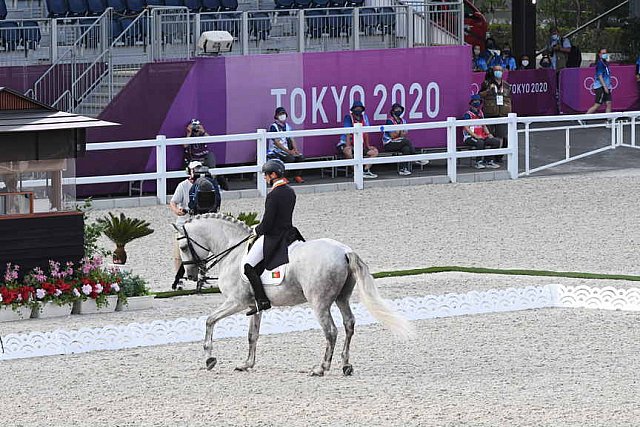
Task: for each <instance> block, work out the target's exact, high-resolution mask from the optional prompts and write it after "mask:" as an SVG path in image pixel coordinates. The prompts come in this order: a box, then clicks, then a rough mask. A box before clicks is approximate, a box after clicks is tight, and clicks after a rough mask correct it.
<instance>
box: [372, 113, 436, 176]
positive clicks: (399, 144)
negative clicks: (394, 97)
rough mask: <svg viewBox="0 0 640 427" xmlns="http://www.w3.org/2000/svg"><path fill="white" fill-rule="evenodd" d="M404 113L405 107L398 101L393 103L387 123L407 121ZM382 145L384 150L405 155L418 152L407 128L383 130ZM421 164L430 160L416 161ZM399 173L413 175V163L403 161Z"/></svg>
mask: <svg viewBox="0 0 640 427" xmlns="http://www.w3.org/2000/svg"><path fill="white" fill-rule="evenodd" d="M403 113H404V107H403V106H402V105H400V104H398V103H396V104H393V105H392V106H391V111H389V116H388V117H387V122H386V124H387V125H399V124H404V123H407V121H406V120H405V119H404V118H402V115H403ZM382 145H383V146H384V151H387V152H389V153H402V155H403V156H408V155H411V154H416V149H415V147H414V146H413V144H412V143H411V141H409V139H407V131H405V130H397V131H392V132H383V133H382ZM416 163H418V164H419V165H423V166H424V165H427V164H428V163H429V160H421V161H418V162H416ZM398 174H399V175H411V163H410V162H407V163H402V164H401V165H400V170H399V171H398Z"/></svg>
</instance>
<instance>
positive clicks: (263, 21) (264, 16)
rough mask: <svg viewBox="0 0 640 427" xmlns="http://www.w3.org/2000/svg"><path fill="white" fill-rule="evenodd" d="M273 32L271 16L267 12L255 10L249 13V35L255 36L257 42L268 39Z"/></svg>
mask: <svg viewBox="0 0 640 427" xmlns="http://www.w3.org/2000/svg"><path fill="white" fill-rule="evenodd" d="M270 33H271V16H269V14H268V13H267V12H253V13H250V14H249V36H254V37H255V38H256V42H259V41H260V40H266V39H267V37H269V34H270Z"/></svg>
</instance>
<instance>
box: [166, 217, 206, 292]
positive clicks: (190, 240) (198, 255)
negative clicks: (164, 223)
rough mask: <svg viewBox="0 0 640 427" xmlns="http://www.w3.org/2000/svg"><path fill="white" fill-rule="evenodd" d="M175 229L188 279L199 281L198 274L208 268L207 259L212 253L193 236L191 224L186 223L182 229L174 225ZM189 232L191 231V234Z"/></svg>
mask: <svg viewBox="0 0 640 427" xmlns="http://www.w3.org/2000/svg"><path fill="white" fill-rule="evenodd" d="M174 228H175V229H176V230H177V231H178V237H177V239H178V247H179V248H180V259H181V260H182V265H184V270H185V273H186V274H187V279H189V280H194V281H195V280H198V272H199V271H200V270H203V271H204V270H206V268H207V257H208V255H209V252H210V251H209V249H208V248H207V247H206V246H204V245H203V244H202V242H199V241H198V237H197V236H195V235H194V234H193V227H192V224H191V223H186V224H185V225H184V226H183V227H182V228H180V227H177V226H176V225H174ZM189 230H191V233H190V232H189ZM200 240H201V239H200Z"/></svg>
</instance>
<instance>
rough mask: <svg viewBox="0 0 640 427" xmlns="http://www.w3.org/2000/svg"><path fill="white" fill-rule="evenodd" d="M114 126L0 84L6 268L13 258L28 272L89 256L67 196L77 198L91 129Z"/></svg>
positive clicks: (1, 247)
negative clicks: (78, 165)
mask: <svg viewBox="0 0 640 427" xmlns="http://www.w3.org/2000/svg"><path fill="white" fill-rule="evenodd" d="M113 125H116V124H115V123H110V122H105V121H102V120H98V119H95V118H92V117H85V116H80V115H77V114H70V113H65V112H61V111H57V110H55V109H53V108H51V107H49V106H47V105H44V104H41V103H39V102H37V101H34V100H32V99H30V98H27V97H25V96H24V95H22V94H20V93H18V92H15V91H13V90H10V89H7V88H2V87H0V205H1V206H0V207H2V209H0V271H2V270H4V266H5V265H6V264H7V263H9V262H10V263H12V264H18V265H20V267H21V271H22V272H23V273H26V272H28V270H29V269H31V268H33V267H36V266H40V267H46V266H47V264H48V261H49V260H50V259H51V260H56V261H60V262H66V261H77V260H79V259H80V258H81V257H82V256H83V255H84V249H83V248H84V220H83V215H82V213H81V212H77V211H75V210H73V211H69V212H65V206H70V203H66V204H65V201H66V202H74V201H75V184H74V179H75V172H74V170H75V158H77V157H78V156H81V155H83V154H84V152H85V149H86V128H90V127H96V126H113ZM63 172H66V176H65V179H64V180H63ZM41 176H45V178H44V179H42V178H41ZM25 187H26V188H25ZM63 187H64V188H65V189H68V188H70V189H69V191H66V192H65V193H63ZM43 188H44V189H46V191H43ZM65 194H67V195H68V194H72V195H73V200H69V198H67V200H65ZM34 195H35V197H34ZM25 198H28V199H29V201H28V202H27V204H26V205H25V200H23V199H25ZM34 202H35V203H34ZM39 202H45V203H39ZM23 205H25V206H28V209H27V208H25V206H23ZM34 205H35V208H34ZM34 210H35V211H36V212H35V213H34ZM38 211H39V212H38Z"/></svg>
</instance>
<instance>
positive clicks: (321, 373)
mask: <svg viewBox="0 0 640 427" xmlns="http://www.w3.org/2000/svg"><path fill="white" fill-rule="evenodd" d="M309 376H311V377H324V371H323V370H322V369H321V368H313V369H312V370H311V372H309Z"/></svg>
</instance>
